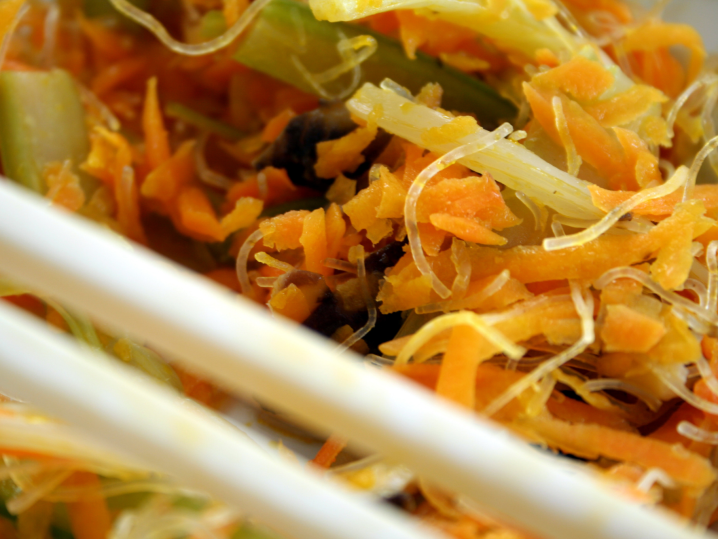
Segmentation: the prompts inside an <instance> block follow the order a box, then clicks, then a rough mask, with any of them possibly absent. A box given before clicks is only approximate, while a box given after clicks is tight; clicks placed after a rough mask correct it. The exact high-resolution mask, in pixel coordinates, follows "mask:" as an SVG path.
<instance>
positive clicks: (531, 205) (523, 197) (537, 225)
mask: <svg viewBox="0 0 718 539" xmlns="http://www.w3.org/2000/svg"><path fill="white" fill-rule="evenodd" d="M516 198H517V199H519V200H520V201H521V203H522V204H523V205H524V206H526V207H527V208H528V210H529V211H530V212H531V215H533V218H534V230H541V228H542V227H541V221H542V219H541V210H540V209H539V207H538V204H536V203H535V202H534V201H533V200H531V198H530V197H529V196H528V195H527V194H526V193H523V192H521V191H516Z"/></svg>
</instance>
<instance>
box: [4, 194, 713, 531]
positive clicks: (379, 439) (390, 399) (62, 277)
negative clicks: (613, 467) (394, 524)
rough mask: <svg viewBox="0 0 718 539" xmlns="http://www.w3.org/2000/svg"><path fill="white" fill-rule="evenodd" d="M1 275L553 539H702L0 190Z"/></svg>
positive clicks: (245, 306)
mask: <svg viewBox="0 0 718 539" xmlns="http://www.w3.org/2000/svg"><path fill="white" fill-rule="evenodd" d="M0 271H2V272H5V273H7V274H8V275H9V276H11V277H13V278H15V279H18V280H20V281H22V282H23V283H26V284H28V285H29V286H32V287H33V288H35V289H37V290H40V291H42V292H43V293H45V294H48V295H52V296H54V297H56V298H58V299H60V300H62V301H63V302H65V303H67V304H68V305H71V306H73V307H75V308H77V309H81V310H84V311H86V312H87V313H89V314H91V315H92V316H94V317H96V318H97V319H99V320H101V321H103V322H105V323H107V324H109V325H112V326H114V327H122V328H123V329H124V330H127V331H129V332H130V333H131V334H133V335H134V336H136V337H139V338H143V339H147V340H148V341H149V342H151V343H152V344H154V345H155V346H157V347H159V348H161V349H163V350H164V351H166V352H168V353H170V354H171V355H172V356H173V357H176V358H177V359H181V360H182V361H184V362H186V364H187V365H190V366H192V368H193V369H195V370H199V371H200V372H203V373H205V374H206V375H209V376H210V377H211V378H213V379H214V380H215V381H217V382H218V383H221V384H223V385H224V386H225V387H229V388H234V389H237V390H240V391H244V392H252V393H254V394H256V395H258V396H259V397H261V398H263V399H265V400H266V401H267V402H270V403H272V404H274V405H277V406H280V407H282V408H284V409H285V410H289V411H291V412H292V413H294V414H296V415H297V416H298V417H301V418H302V420H304V421H306V422H308V423H309V424H312V425H316V426H319V427H322V428H324V429H328V430H331V431H335V432H338V433H340V434H343V435H345V436H347V437H348V438H350V439H351V440H353V441H354V442H356V443H359V444H362V445H363V446H364V447H367V448H370V449H373V450H376V451H378V452H380V453H382V454H384V455H385V456H387V457H391V458H393V459H396V460H399V461H401V462H404V463H405V464H407V465H408V466H409V467H411V468H413V469H414V470H416V471H418V472H419V473H420V474H421V475H422V476H424V477H426V478H428V479H431V480H433V481H435V482H437V483H439V484H442V485H445V486H448V487H449V488H452V489H454V490H457V491H459V492H463V493H465V494H468V495H469V496H470V497H472V498H473V499H474V500H475V501H476V502H478V503H480V504H482V505H484V506H485V507H487V508H488V509H490V510H491V511H492V512H494V513H495V514H499V515H501V516H503V517H504V518H507V519H509V520H510V521H511V522H514V523H516V524H519V525H520V526H522V527H524V528H526V529H531V530H533V531H535V532H537V533H539V534H542V535H544V536H546V537H555V538H557V539H574V538H577V537H581V538H583V539H609V538H610V539H628V538H644V537H651V538H655V539H661V538H671V539H676V538H686V539H687V538H690V537H702V536H703V534H701V533H699V532H697V531H695V530H693V529H689V528H687V527H686V526H685V525H684V524H682V523H678V521H677V520H675V519H673V518H672V517H669V516H668V515H666V514H664V513H662V512H660V511H656V510H646V509H644V508H641V507H639V506H637V505H635V504H633V503H630V502H628V501H627V500H625V499H622V498H619V497H618V495H616V494H614V493H612V492H609V491H608V490H607V489H605V488H603V487H602V486H600V485H598V484H597V483H596V482H594V481H593V480H590V479H588V478H587V477H584V476H582V475H571V474H568V473H566V472H565V470H563V469H559V467H558V466H557V465H556V464H555V463H554V462H553V461H552V460H553V459H552V458H550V457H547V456H545V455H542V454H540V453H539V452H538V451H535V450H533V449H531V448H529V447H527V446H526V445H525V444H523V443H522V442H519V441H518V440H516V439H515V438H514V437H513V436H511V435H509V434H508V433H507V432H506V431H504V430H502V429H499V428H497V427H495V426H493V425H491V424H489V423H488V422H485V421H482V420H479V419H478V418H476V417H475V416H473V415H471V414H469V413H468V412H466V411H464V410H460V409H459V408H457V407H454V406H452V405H450V404H448V403H445V402H443V401H440V400H438V399H436V398H434V397H433V396H431V395H430V394H429V393H428V392H426V391H424V390H422V389H420V388H417V387H415V386H413V385H411V384H409V383H408V382H404V381H403V380H399V379H398V378H395V377H392V376H389V375H386V374H384V373H380V372H378V371H375V370H373V369H367V368H363V367H362V366H360V365H359V364H358V363H357V362H353V361H352V358H350V357H344V358H338V357H334V356H333V355H332V353H331V352H330V348H329V347H328V346H327V344H326V343H325V342H324V341H323V340H322V339H320V338H319V337H317V336H315V335H313V334H310V333H309V332H308V331H305V330H303V329H301V328H297V327H295V326H293V325H291V324H289V323H286V322H284V321H281V320H275V319H272V318H271V317H270V316H269V315H268V313H267V312H266V311H264V310H262V309H260V308H258V307H257V306H255V305H252V304H250V303H248V302H246V301H245V300H244V299H242V298H237V297H236V296H234V295H232V294H230V293H228V292H226V291H224V290H222V289H221V288H219V287H218V286H216V285H213V284H212V283H210V282H209V281H208V280H207V279H203V278H200V277H197V276H195V275H193V274H191V273H190V272H188V271H186V270H183V269H181V268H178V267H177V266H175V265H173V264H170V263H168V262H166V261H164V260H162V259H161V258H160V257H158V256H156V255H154V254H153V253H151V252H149V251H146V250H145V249H142V248H139V247H136V248H132V249H131V248H128V247H127V244H126V243H124V242H121V241H118V240H117V239H115V238H113V237H112V236H111V235H110V233H108V232H104V231H100V230H98V229H97V228H96V227H92V226H89V225H87V224H86V223H85V222H83V221H82V220H81V219H80V218H78V217H75V216H71V215H63V214H61V213H60V212H58V211H56V210H53V209H50V208H48V207H47V203H45V202H44V201H42V200H40V199H38V198H37V197H36V196H34V195H32V194H30V193H27V192H26V191H24V190H22V189H21V188H19V187H16V186H14V185H11V184H9V183H8V182H2V181H0Z"/></svg>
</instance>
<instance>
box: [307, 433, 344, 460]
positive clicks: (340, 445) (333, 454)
mask: <svg viewBox="0 0 718 539" xmlns="http://www.w3.org/2000/svg"><path fill="white" fill-rule="evenodd" d="M346 446H347V440H346V438H342V437H341V436H337V435H336V434H332V435H331V436H330V437H329V438H327V441H326V442H324V445H322V447H321V449H320V450H319V452H318V453H317V455H316V456H315V457H314V458H313V459H312V460H311V462H312V464H314V465H316V466H319V467H320V468H330V467H331V465H332V464H334V461H336V460H337V457H338V456H339V453H341V452H342V451H343V450H344V448H345V447H346Z"/></svg>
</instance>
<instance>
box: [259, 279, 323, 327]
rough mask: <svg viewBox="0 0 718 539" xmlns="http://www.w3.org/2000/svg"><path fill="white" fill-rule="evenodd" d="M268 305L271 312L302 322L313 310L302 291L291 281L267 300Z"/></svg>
mask: <svg viewBox="0 0 718 539" xmlns="http://www.w3.org/2000/svg"><path fill="white" fill-rule="evenodd" d="M269 306H270V307H271V308H272V311H273V312H275V313H277V314H281V315H282V316H284V317H286V318H289V319H291V320H294V321H295V322H299V323H302V322H304V321H305V320H306V319H307V318H308V317H309V315H310V314H312V311H313V310H314V306H313V305H310V304H309V301H308V300H307V297H306V296H305V295H304V292H302V290H301V289H300V288H299V287H298V286H297V285H295V284H293V283H292V284H290V285H289V286H288V287H287V288H285V289H284V290H281V291H280V292H278V293H276V294H274V295H273V296H272V299H270V300H269Z"/></svg>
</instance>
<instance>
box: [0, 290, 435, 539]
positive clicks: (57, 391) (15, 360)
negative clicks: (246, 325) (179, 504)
mask: <svg viewBox="0 0 718 539" xmlns="http://www.w3.org/2000/svg"><path fill="white" fill-rule="evenodd" d="M0 380H1V381H0V388H2V390H4V391H7V392H8V394H10V395H12V396H14V397H18V398H22V399H27V400H29V401H31V402H32V404H33V405H34V406H38V407H41V408H42V409H43V410H46V411H47V412H50V413H51V414H52V415H54V416H56V417H60V418H63V419H65V420H67V421H70V422H72V423H73V424H75V425H78V426H81V427H82V428H83V429H86V430H87V431H88V433H89V434H91V435H92V437H94V438H96V439H97V440H98V442H100V443H101V444H102V446H104V447H107V448H110V450H113V449H114V451H116V452H119V453H120V455H122V454H127V455H129V457H130V460H129V462H130V463H132V464H134V463H136V462H138V461H139V462H138V463H139V464H144V466H145V467H147V468H149V469H152V470H159V471H161V472H165V473H169V474H171V475H173V476H174V477H175V478H177V479H179V480H181V481H182V482H183V483H185V484H187V485H189V486H192V487H195V488H198V489H201V490H204V491H206V492H209V493H211V494H212V495H214V496H215V497H217V498H218V499H221V500H223V501H225V502H227V503H228V504H230V505H232V506H234V507H236V508H238V509H239V510H240V511H242V512H243V513H245V514H249V515H250V516H252V517H256V518H258V519H260V520H262V521H264V522H266V523H268V524H270V525H271V526H272V527H274V528H275V529H277V530H281V531H283V532H284V533H287V534H291V535H292V536H294V537H299V538H307V539H310V538H311V539H348V538H351V539H363V538H365V537H382V538H384V537H385V538H387V539H436V537H437V535H435V534H432V533H430V531H429V530H426V529H419V527H418V526H417V525H416V524H415V523H412V522H410V521H409V519H408V518H406V517H403V516H402V515H400V514H395V513H396V512H395V511H390V510H389V508H388V507H374V506H373V505H374V504H371V503H370V502H369V500H367V499H360V498H359V497H358V496H354V495H352V494H351V493H348V492H345V491H344V490H343V489H340V488H337V485H333V484H331V483H330V482H328V481H323V480H321V478H320V477H319V476H318V475H316V474H310V473H306V472H305V471H303V470H302V469H301V468H300V467H299V466H297V465H294V464H291V463H289V462H286V461H284V460H281V459H278V458H276V457H274V458H273V457H271V456H270V455H269V454H267V453H265V452H264V451H263V450H262V449H260V448H259V447H258V446H257V445H256V444H255V443H254V442H252V441H251V440H250V439H249V438H248V437H246V436H243V435H242V433H241V432H239V431H238V430H237V429H235V428H234V427H232V426H231V425H230V424H229V423H226V422H224V421H222V420H221V419H219V418H217V416H216V415H215V414H213V413H212V412H209V411H208V410H206V409H204V408H203V407H201V406H199V405H196V404H194V403H192V402H190V401H188V400H187V399H183V398H181V397H180V396H179V395H177V394H176V393H174V392H172V391H171V390H169V389H168V388H165V387H162V386H160V385H159V384H158V383H156V382H154V381H152V380H149V379H147V377H146V376H144V375H142V374H140V373H139V372H137V371H134V370H132V369H130V368H128V367H125V366H123V365H120V364H118V363H117V361H114V360H111V359H109V358H107V357H103V354H99V353H97V352H94V351H92V350H90V349H89V348H88V347H85V346H81V345H80V344H79V343H78V342H76V341H75V342H73V339H72V338H70V337H68V336H65V335H60V334H58V333H57V332H54V331H52V330H50V329H49V328H48V327H47V326H46V325H45V324H43V323H42V322H40V321H38V320H35V319H33V318H32V317H31V316H30V315H28V314H27V313H24V312H23V311H21V310H19V309H18V308H16V307H13V306H11V305H10V304H8V303H5V302H2V301H0Z"/></svg>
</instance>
